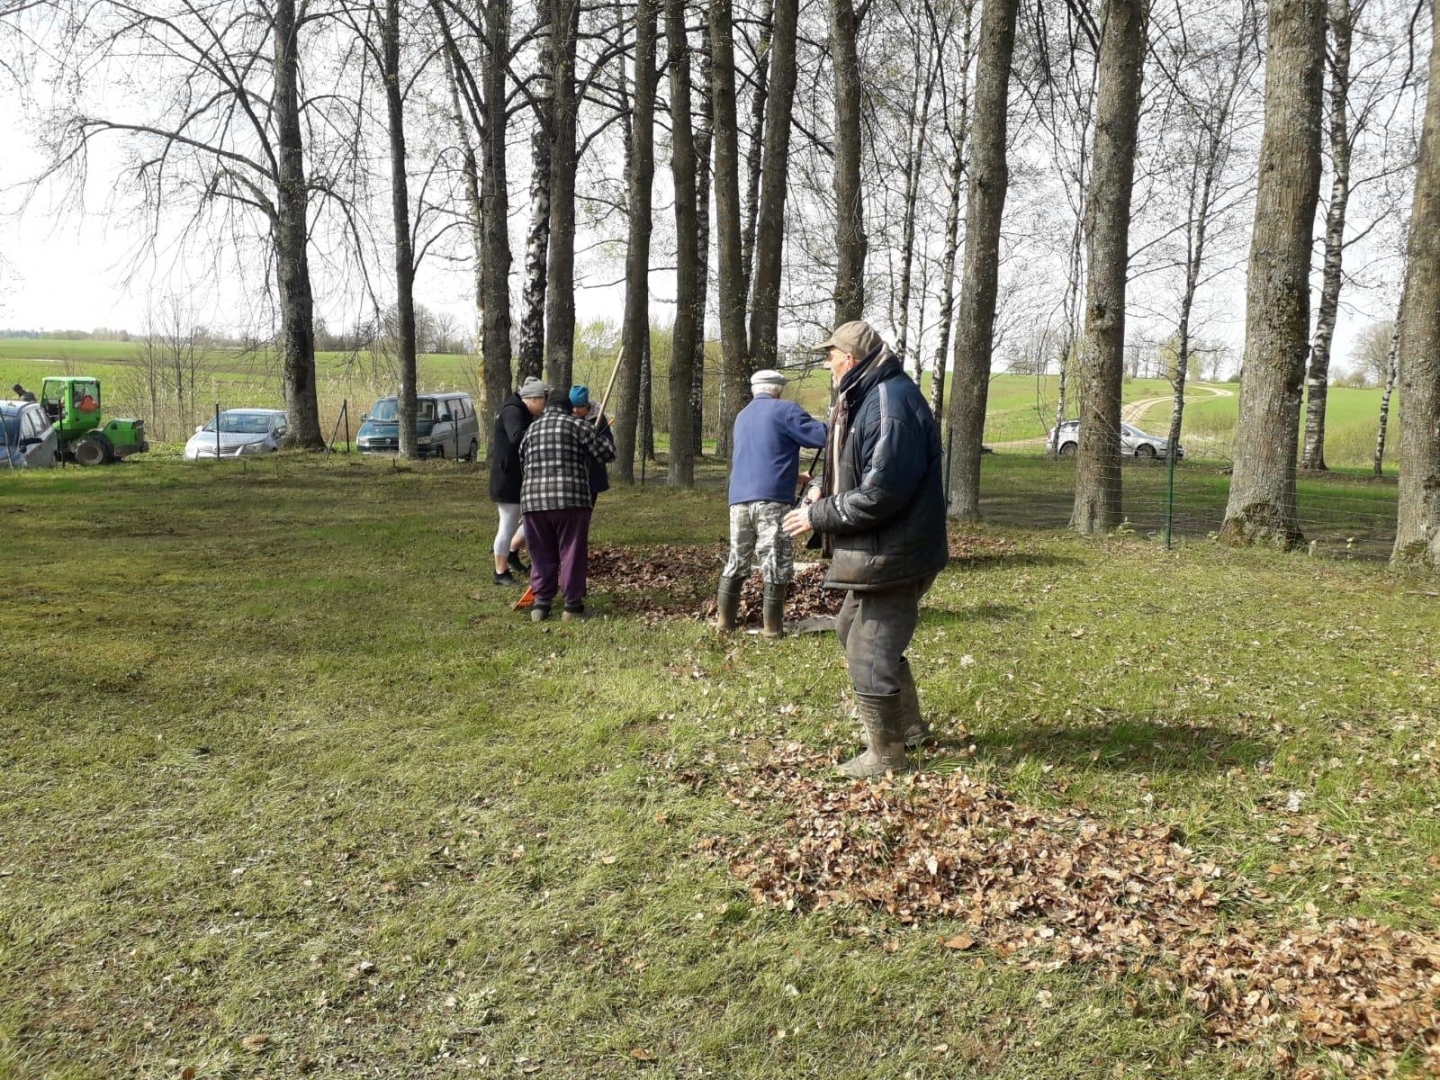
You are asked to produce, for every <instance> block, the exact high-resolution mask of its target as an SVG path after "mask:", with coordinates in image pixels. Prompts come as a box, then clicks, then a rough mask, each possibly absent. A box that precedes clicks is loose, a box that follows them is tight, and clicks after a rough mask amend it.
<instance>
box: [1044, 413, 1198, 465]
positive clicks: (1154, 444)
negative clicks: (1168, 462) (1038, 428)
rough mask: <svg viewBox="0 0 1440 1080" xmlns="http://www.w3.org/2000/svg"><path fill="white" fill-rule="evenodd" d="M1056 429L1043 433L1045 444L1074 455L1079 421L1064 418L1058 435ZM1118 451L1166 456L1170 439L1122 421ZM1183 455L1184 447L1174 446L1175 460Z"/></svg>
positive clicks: (1070, 455) (1147, 455)
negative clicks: (1148, 432)
mask: <svg viewBox="0 0 1440 1080" xmlns="http://www.w3.org/2000/svg"><path fill="white" fill-rule="evenodd" d="M1055 432H1056V429H1055V428H1051V429H1050V430H1049V431H1047V432H1046V433H1045V445H1046V446H1047V447H1053V448H1054V450H1055V452H1056V453H1057V454H1059V455H1060V456H1061V457H1074V456H1075V451H1076V450H1078V449H1080V421H1079V420H1066V421H1064V422H1063V423H1061V425H1060V428H1059V432H1060V433H1059V435H1058V436H1057V435H1056V433H1055ZM1120 452H1121V453H1122V454H1131V455H1133V456H1134V457H1137V458H1141V459H1145V458H1157V457H1162V458H1163V457H1166V456H1168V455H1169V453H1170V440H1169V439H1165V438H1161V437H1160V436H1159V435H1150V434H1147V433H1146V432H1144V431H1141V430H1140V429H1139V428H1137V427H1135V426H1134V425H1132V424H1125V423H1122V424H1121V425H1120ZM1184 457H1185V447H1183V446H1176V447H1175V460H1176V461H1180V460H1182V459H1183V458H1184Z"/></svg>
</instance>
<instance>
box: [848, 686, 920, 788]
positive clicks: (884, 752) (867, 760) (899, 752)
mask: <svg viewBox="0 0 1440 1080" xmlns="http://www.w3.org/2000/svg"><path fill="white" fill-rule="evenodd" d="M902 696H903V695H901V694H890V695H889V696H888V697H877V696H876V695H874V694H856V695H855V702H856V704H857V705H858V706H859V707H860V722H861V723H862V724H864V725H865V742H866V747H865V752H864V753H863V754H858V755H856V756H855V757H853V758H851V759H850V760H849V761H847V762H845V764H843V765H841V766H840V771H841V772H842V773H844V774H845V775H846V776H850V777H854V778H855V779H857V780H867V779H869V778H871V777H875V776H884V775H885V774H886V773H887V772H903V771H904V770H905V768H906V766H907V765H908V761H907V759H906V757H905V735H904V728H905V703H904V702H903V701H902V700H901V698H902Z"/></svg>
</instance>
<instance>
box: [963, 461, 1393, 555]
mask: <svg viewBox="0 0 1440 1080" xmlns="http://www.w3.org/2000/svg"><path fill="white" fill-rule="evenodd" d="M1231 472H1232V470H1231V463H1230V462H1228V461H1225V460H1210V461H1200V460H1191V459H1181V460H1178V461H1176V462H1174V464H1173V466H1172V464H1171V462H1170V461H1169V460H1168V459H1167V458H1165V457H1163V456H1157V457H1153V458H1148V457H1140V458H1137V457H1134V456H1127V457H1123V458H1122V459H1121V465H1120V468H1119V470H1118V472H1115V473H1112V474H1110V476H1109V479H1111V480H1115V481H1118V484H1119V487H1120V492H1121V500H1120V502H1121V510H1122V517H1123V522H1124V524H1123V525H1122V526H1121V527H1122V528H1123V529H1126V530H1130V531H1133V532H1135V533H1139V534H1143V535H1153V536H1155V537H1156V538H1157V539H1161V540H1167V541H1168V540H1171V539H1175V538H1181V539H1183V538H1196V537H1207V536H1212V535H1215V534H1218V533H1219V532H1220V529H1221V527H1222V526H1223V524H1224V521H1225V509H1226V505H1227V503H1228V501H1229V497H1230V481H1231ZM1075 474H1076V466H1075V461H1074V459H1073V458H1070V457H1060V456H1052V455H1049V454H1047V453H1046V450H1045V448H1044V446H1043V445H1041V446H1037V447H1034V448H1006V449H1001V450H997V451H996V452H995V453H992V454H986V455H985V459H984V462H983V464H982V468H981V479H980V512H981V515H982V516H983V517H984V518H985V519H986V520H988V521H994V522H1000V523H1004V524H1008V525H1015V526H1023V527H1028V528H1040V529H1052V528H1053V529H1059V528H1065V527H1067V526H1068V525H1069V523H1070V519H1071V513H1072V511H1073V509H1074V502H1075ZM1295 499H1296V501H1295V511H1296V518H1297V521H1298V523H1299V527H1300V532H1301V534H1302V537H1303V539H1302V541H1301V543H1302V546H1304V547H1305V548H1306V549H1307V550H1309V551H1310V552H1311V553H1312V554H1316V555H1328V556H1334V557H1340V558H1363V559H1388V558H1389V557H1390V552H1391V548H1392V547H1393V546H1394V543H1395V515H1396V485H1395V478H1394V476H1393V475H1387V476H1383V477H1379V478H1377V477H1374V476H1371V475H1368V474H1362V473H1359V472H1358V471H1357V472H1339V471H1336V472H1328V473H1301V474H1299V476H1298V478H1297V480H1296V494H1295Z"/></svg>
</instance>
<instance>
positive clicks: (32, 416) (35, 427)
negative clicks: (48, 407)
mask: <svg viewBox="0 0 1440 1080" xmlns="http://www.w3.org/2000/svg"><path fill="white" fill-rule="evenodd" d="M59 443H60V438H59V436H58V435H57V434H56V433H55V427H54V425H53V424H51V423H50V417H48V416H46V415H45V410H44V408H43V407H41V406H40V405H37V404H36V403H35V402H33V401H0V469H46V468H49V467H50V466H51V465H54V464H55V461H56V451H57V449H58V447H59Z"/></svg>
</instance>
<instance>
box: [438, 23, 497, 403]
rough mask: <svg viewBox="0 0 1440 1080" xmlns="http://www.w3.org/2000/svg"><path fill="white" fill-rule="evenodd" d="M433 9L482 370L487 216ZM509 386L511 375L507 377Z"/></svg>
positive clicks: (453, 71) (449, 51) (453, 72)
mask: <svg viewBox="0 0 1440 1080" xmlns="http://www.w3.org/2000/svg"><path fill="white" fill-rule="evenodd" d="M432 9H433V10H434V11H435V14H436V17H437V20H441V21H440V25H441V28H442V33H443V35H444V38H445V47H444V48H442V49H441V50H440V56H441V58H442V59H443V60H444V62H445V80H446V82H447V83H448V84H449V91H450V122H451V124H453V125H454V127H455V141H456V143H457V144H458V145H459V147H460V155H461V157H460V186H461V188H463V189H464V192H465V216H466V218H467V221H466V224H467V225H469V227H470V247H471V250H472V251H473V253H474V256H475V267H474V279H475V281H474V284H475V343H476V347H477V348H478V349H479V350H480V366H481V369H482V371H483V370H484V366H485V213H484V211H483V210H482V209H481V202H480V162H479V160H478V159H477V158H476V157H475V147H474V145H473V144H472V142H471V140H470V125H469V124H467V123H466V122H465V109H464V105H463V103H462V100H461V92H460V80H461V79H462V78H463V77H464V76H462V75H461V73H460V69H459V67H458V66H457V64H456V59H457V53H458V51H459V50H458V49H457V48H456V45H455V41H454V38H453V37H451V35H450V31H449V28H448V27H447V26H446V25H445V23H444V22H443V16H444V9H443V8H442V7H440V5H439V2H438V0H432ZM506 381H507V382H508V381H509V380H508V375H507V380H506ZM492 401H494V399H493V398H492V397H491V395H490V392H489V390H488V389H487V391H486V394H485V407H484V408H483V409H482V410H481V415H488V414H493V413H495V412H497V411H498V410H499V407H500V406H499V404H498V403H496V404H495V405H494V407H493V408H492V406H491V402H492Z"/></svg>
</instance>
